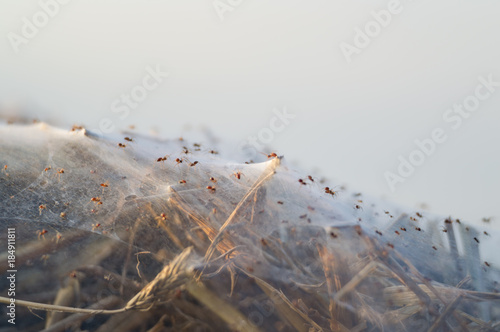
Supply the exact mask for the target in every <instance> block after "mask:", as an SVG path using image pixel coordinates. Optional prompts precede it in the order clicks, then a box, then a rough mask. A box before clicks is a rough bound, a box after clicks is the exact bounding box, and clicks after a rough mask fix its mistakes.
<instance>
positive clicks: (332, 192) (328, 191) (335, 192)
mask: <svg viewBox="0 0 500 332" xmlns="http://www.w3.org/2000/svg"><path fill="white" fill-rule="evenodd" d="M325 194H329V195H332V197H335V195H337V194H338V191H333V190H331V189H330V187H325Z"/></svg>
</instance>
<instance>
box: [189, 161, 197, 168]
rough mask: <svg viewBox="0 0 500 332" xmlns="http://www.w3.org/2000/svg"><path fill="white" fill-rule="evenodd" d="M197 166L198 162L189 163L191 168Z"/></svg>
mask: <svg viewBox="0 0 500 332" xmlns="http://www.w3.org/2000/svg"><path fill="white" fill-rule="evenodd" d="M197 164H198V161H194V162H192V163H189V166H191V167H193V166H196V165H197Z"/></svg>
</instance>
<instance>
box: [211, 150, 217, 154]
mask: <svg viewBox="0 0 500 332" xmlns="http://www.w3.org/2000/svg"><path fill="white" fill-rule="evenodd" d="M208 152H209V153H211V154H219V152H217V151H215V150H210V151H208Z"/></svg>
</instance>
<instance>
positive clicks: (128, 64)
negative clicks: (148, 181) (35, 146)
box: [0, 0, 500, 223]
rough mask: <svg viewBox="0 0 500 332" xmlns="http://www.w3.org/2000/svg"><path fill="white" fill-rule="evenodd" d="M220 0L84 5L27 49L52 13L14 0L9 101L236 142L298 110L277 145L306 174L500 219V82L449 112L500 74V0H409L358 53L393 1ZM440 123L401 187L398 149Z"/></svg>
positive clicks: (68, 116) (4, 16)
mask: <svg viewBox="0 0 500 332" xmlns="http://www.w3.org/2000/svg"><path fill="white" fill-rule="evenodd" d="M53 1H54V0H53ZM53 1H49V0H45V1H42V2H40V3H51V2H53ZM220 2H222V3H229V2H231V3H233V4H235V5H234V6H232V9H233V10H232V11H227V12H225V13H224V14H223V17H224V20H221V19H220V17H219V16H218V13H217V11H216V10H215V9H214V6H213V1H212V0H206V1H181V0H178V1H152V0H151V1H124V0H119V1H118V0H116V1H103V0H99V1H78V0H73V1H70V2H69V3H68V4H64V5H59V7H60V8H59V9H58V12H57V13H56V14H55V15H54V17H51V18H49V20H48V22H47V23H46V24H45V25H44V26H42V27H40V28H39V31H38V33H36V34H35V35H34V36H32V37H30V38H26V43H25V44H20V45H18V51H19V52H17V53H16V52H15V50H14V47H13V46H12V43H11V42H10V41H9V36H11V37H10V38H13V37H12V36H13V35H12V34H10V35H9V33H14V34H17V35H18V36H23V33H22V29H23V26H24V25H25V24H26V23H24V22H25V21H23V18H26V19H27V20H28V21H30V22H33V16H34V15H35V17H36V15H38V16H39V17H41V19H43V15H42V16H40V11H41V10H42V9H41V5H40V3H39V2H38V1H22V2H21V1H17V0H4V1H2V2H1V3H0V103H1V104H3V105H4V109H5V107H7V106H6V105H13V104H16V105H20V106H21V107H22V108H25V109H28V110H29V112H30V113H25V114H29V115H30V116H36V117H37V118H39V119H41V120H48V121H58V122H60V123H63V124H72V123H83V124H85V125H86V126H88V127H90V128H97V127H98V124H99V121H100V120H101V119H103V118H109V119H110V120H111V122H112V123H113V124H114V125H115V126H116V127H117V128H125V127H126V126H128V125H130V124H135V125H136V126H137V127H138V129H139V130H143V131H147V130H149V129H151V128H157V129H158V130H159V131H160V133H161V134H162V135H164V136H170V137H172V136H173V137H177V136H179V135H185V136H189V133H186V132H187V130H188V129H189V128H193V129H199V128H202V127H203V128H209V129H210V130H211V131H212V132H213V133H214V134H215V135H216V136H218V137H220V138H221V139H223V140H225V141H228V142H230V143H231V144H232V145H233V146H234V148H236V146H237V145H238V144H239V143H241V142H242V141H244V140H245V138H246V137H248V136H249V135H254V136H255V135H258V134H259V133H262V130H263V128H269V127H270V121H271V119H272V118H273V116H274V113H273V109H275V108H277V109H279V110H281V109H283V108H284V107H286V109H287V110H288V112H289V113H292V114H294V115H295V118H294V119H293V120H290V124H289V125H288V126H286V128H284V130H282V131H281V132H279V133H276V134H275V135H274V136H275V137H274V139H273V140H272V141H271V142H270V143H269V146H271V147H273V149H274V150H276V151H277V152H279V154H283V155H285V157H286V158H287V159H288V160H290V161H293V162H297V163H298V165H299V166H300V167H301V168H302V169H304V170H305V172H306V173H312V174H313V175H314V174H320V175H325V176H327V177H328V178H330V179H332V180H331V181H330V183H331V184H332V185H335V184H344V183H345V184H347V185H348V186H349V187H350V188H351V189H353V190H359V191H363V192H366V193H371V194H373V195H375V196H385V197H387V198H389V199H391V200H393V201H395V202H399V203H402V204H406V205H408V206H411V207H416V206H418V205H419V204H420V203H427V204H428V205H429V207H430V209H431V210H432V211H435V212H438V213H443V214H452V215H453V216H456V217H461V218H464V219H468V220H470V221H472V222H478V221H479V220H480V219H481V218H482V217H489V216H496V217H497V220H496V222H497V223H500V204H499V194H498V190H499V188H500V175H499V170H500V146H499V143H500V130H499V129H500V128H499V127H500V112H499V105H500V87H497V88H496V89H497V91H495V92H493V93H492V94H491V95H490V96H489V98H487V99H486V100H484V101H481V102H480V105H479V107H478V109H477V110H476V111H475V112H474V113H472V114H471V116H470V117H469V118H468V119H465V120H464V121H463V124H462V126H461V127H460V128H459V129H457V130H453V129H451V126H450V124H449V123H446V122H445V121H444V120H443V114H444V113H445V111H446V110H447V109H448V108H450V107H452V106H453V105H454V104H456V103H462V102H463V101H464V99H465V98H466V97H468V96H470V95H473V94H474V92H475V89H476V86H477V85H478V84H479V81H478V76H483V77H488V75H490V74H491V75H493V80H494V81H497V82H500V60H499V59H500V39H499V34H498V33H499V32H500V20H499V19H498V17H499V12H500V3H499V2H498V1H494V0H490V1H474V2H472V1H464V0H462V1H451V0H443V1H440V2H439V3H436V2H435V1H409V0H402V1H401V2H400V5H399V6H400V7H399V8H400V13H398V14H393V15H392V19H391V22H390V23H389V24H388V25H387V26H386V27H383V28H381V31H380V33H379V34H378V35H377V36H374V37H373V38H371V42H370V44H369V45H368V46H367V47H366V48H364V49H361V50H360V53H359V54H355V55H353V56H352V61H351V62H350V63H348V62H347V61H346V58H345V57H344V55H343V53H342V52H341V50H340V44H341V43H342V42H346V43H349V44H353V40H354V37H355V29H356V27H359V28H361V29H364V27H365V24H367V23H369V22H371V21H373V20H374V18H373V17H372V16H371V14H370V13H371V12H372V11H376V12H379V11H380V10H382V9H387V7H388V4H389V2H390V1H371V2H365V1H298V0H286V1H285V0H276V1H273V2H272V3H270V2H269V1H257V0H254V1H240V3H239V5H238V1H236V0H232V1H229V0H222V1H220ZM42 23H43V22H42ZM25 30H26V28H25ZM148 66H149V67H151V68H155V67H156V66H159V67H160V68H161V69H162V70H164V71H165V72H169V77H168V78H165V79H164V80H163V82H162V83H161V84H159V85H158V86H157V87H156V88H155V89H153V90H152V91H150V92H149V93H148V95H147V97H146V98H145V100H144V101H142V102H140V103H139V105H138V106H137V107H136V108H135V109H132V110H130V114H129V115H128V116H127V117H126V118H125V119H120V118H119V116H118V115H119V114H117V113H114V112H113V111H112V106H111V105H112V103H113V102H114V101H115V100H116V99H117V98H119V97H120V95H121V94H130V92H131V90H132V89H133V88H134V87H136V86H138V85H142V80H143V77H144V76H145V75H147V73H148V72H147V70H146V67H148ZM122 105H123V104H122ZM120 114H122V113H120ZM438 127H439V128H442V129H443V130H444V131H445V133H446V134H447V136H448V139H447V141H446V142H445V143H442V144H439V146H438V148H437V149H436V151H435V152H434V153H433V154H432V155H431V156H429V157H427V158H426V160H425V162H424V163H423V165H421V166H419V167H417V168H416V170H415V173H414V174H413V175H412V176H410V177H408V178H407V180H406V181H405V182H404V183H400V184H398V185H397V186H396V191H395V192H394V193H393V192H391V191H390V189H389V186H388V185H387V183H386V181H385V179H384V173H385V172H386V171H391V172H396V169H397V165H398V156H400V155H402V156H404V157H408V155H409V154H410V153H411V152H412V151H413V150H414V149H415V148H416V146H415V144H414V140H415V139H419V140H423V139H425V138H428V137H430V135H431V132H432V130H433V129H435V128H438ZM264 130H265V129H264ZM262 152H270V151H268V150H266V149H263V151H262Z"/></svg>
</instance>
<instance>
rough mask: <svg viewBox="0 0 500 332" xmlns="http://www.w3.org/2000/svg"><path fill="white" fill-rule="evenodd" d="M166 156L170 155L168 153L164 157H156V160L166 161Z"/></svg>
mask: <svg viewBox="0 0 500 332" xmlns="http://www.w3.org/2000/svg"><path fill="white" fill-rule="evenodd" d="M168 157H170V155H168V154H167V155H165V156H164V157H160V158H158V159H156V162H158V163H159V162H160V161H161V162H164V161H167V159H168Z"/></svg>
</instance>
